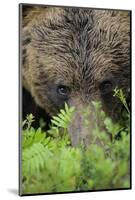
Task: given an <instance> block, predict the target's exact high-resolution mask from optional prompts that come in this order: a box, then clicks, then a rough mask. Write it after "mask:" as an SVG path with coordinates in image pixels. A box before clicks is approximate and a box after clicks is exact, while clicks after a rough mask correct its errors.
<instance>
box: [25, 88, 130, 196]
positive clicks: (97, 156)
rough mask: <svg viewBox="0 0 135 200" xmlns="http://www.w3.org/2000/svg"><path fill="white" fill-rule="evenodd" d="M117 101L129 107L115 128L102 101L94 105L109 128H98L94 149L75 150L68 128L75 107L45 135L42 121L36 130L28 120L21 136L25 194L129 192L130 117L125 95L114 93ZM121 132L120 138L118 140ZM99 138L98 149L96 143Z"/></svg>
mask: <svg viewBox="0 0 135 200" xmlns="http://www.w3.org/2000/svg"><path fill="white" fill-rule="evenodd" d="M114 96H116V98H119V99H120V101H121V102H122V103H123V105H124V106H125V110H124V113H123V116H124V117H123V121H122V122H119V123H115V124H114V123H113V122H112V120H111V119H110V118H109V117H107V116H106V115H105V113H104V112H103V111H102V109H101V104H100V102H93V103H92V104H93V106H94V109H95V112H96V113H97V114H98V115H99V116H100V118H102V125H104V126H105V129H104V130H102V129H101V130H100V127H97V126H95V130H93V134H94V140H93V144H91V145H90V146H89V147H88V148H85V147H84V146H83V145H80V146H79V147H77V148H73V147H72V146H71V143H70V138H69V135H68V130H67V128H68V126H69V124H70V122H71V120H72V113H73V112H74V108H69V107H68V106H67V104H65V109H62V110H60V113H59V114H58V115H57V116H54V117H53V118H52V121H51V122H52V123H51V126H50V129H49V130H48V131H46V132H44V131H43V130H42V125H44V123H43V122H42V123H41V127H40V128H38V129H37V130H35V129H34V128H33V127H32V122H33V120H34V117H33V116H32V114H30V115H29V116H27V118H26V120H25V121H24V122H23V133H22V176H23V180H22V182H23V183H22V193H23V194H31V193H32V194H33V193H53V192H54V193H55V192H67V191H90V190H102V189H116V188H129V187H130V112H129V109H128V105H127V103H126V101H125V98H124V95H123V93H122V90H118V89H117V90H115V93H114ZM85 114H86V116H87V112H86V113H85ZM86 122H87V120H86ZM24 127H25V128H24ZM118 133H119V134H120V135H121V137H120V139H118V140H117V139H116V135H117V134H118ZM110 136H111V138H112V140H110ZM96 139H98V140H99V141H100V144H95V143H94V141H96Z"/></svg>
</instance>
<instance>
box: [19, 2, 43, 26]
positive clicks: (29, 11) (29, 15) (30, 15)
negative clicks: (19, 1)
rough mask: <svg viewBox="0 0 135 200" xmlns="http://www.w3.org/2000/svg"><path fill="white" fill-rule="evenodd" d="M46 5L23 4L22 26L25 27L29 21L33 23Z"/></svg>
mask: <svg viewBox="0 0 135 200" xmlns="http://www.w3.org/2000/svg"><path fill="white" fill-rule="evenodd" d="M45 9H46V7H45V6H44V7H42V6H38V7H37V6H30V5H27V6H26V5H23V6H22V26H23V27H25V26H27V25H28V24H29V23H31V22H32V21H33V20H34V19H36V18H37V17H38V16H39V15H40V14H41V12H42V11H44V10H45Z"/></svg>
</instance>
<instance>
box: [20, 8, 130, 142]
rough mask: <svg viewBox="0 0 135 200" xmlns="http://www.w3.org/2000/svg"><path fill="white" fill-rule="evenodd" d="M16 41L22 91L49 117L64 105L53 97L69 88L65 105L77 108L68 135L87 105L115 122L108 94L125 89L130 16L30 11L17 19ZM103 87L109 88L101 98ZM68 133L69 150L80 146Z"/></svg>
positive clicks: (81, 135) (118, 109) (114, 104)
mask: <svg viewBox="0 0 135 200" xmlns="http://www.w3.org/2000/svg"><path fill="white" fill-rule="evenodd" d="M22 39H23V68H22V73H23V85H24V87H25V88H26V89H27V90H28V91H29V92H30V93H31V95H32V96H33V98H34V99H35V102H36V103H37V104H38V105H39V106H40V107H41V108H43V109H44V110H45V111H46V112H47V113H49V115H54V114H56V113H57V112H58V110H59V109H60V108H61V107H62V106H63V105H64V100H63V99H61V98H60V97H58V94H57V92H56V90H57V86H58V85H64V86H67V87H68V88H70V94H69V96H68V98H67V99H65V101H67V103H68V104H69V105H71V106H75V107H77V111H76V114H75V116H76V117H75V119H74V124H75V125H73V124H72V126H71V127H72V130H74V129H77V127H78V126H79V125H78V124H79V123H80V124H82V122H83V117H82V116H81V113H80V110H81V109H82V108H85V107H87V106H88V105H89V104H90V102H91V101H92V100H100V101H101V102H102V105H103V109H104V110H105V112H106V113H107V114H108V115H110V116H111V117H112V119H115V120H117V119H119V118H120V114H121V106H120V104H119V102H118V101H117V100H116V98H114V97H113V96H112V90H113V89H114V88H115V87H116V86H117V87H119V88H122V89H123V90H124V92H125V93H126V95H128V92H127V91H128V89H129V88H130V12H128V11H111V10H92V9H83V8H58V7H57V8H56V7H52V8H51V7H46V8H43V7H33V8H31V9H30V10H29V11H28V12H26V14H25V15H24V17H23V36H22ZM105 81H109V83H110V82H111V84H112V88H111V91H109V92H107V94H102V93H101V86H102V84H103V83H104V82H105ZM77 116H81V118H80V119H79V118H78V117H77ZM77 120H78V122H77ZM72 130H71V139H72V143H73V145H77V144H78V143H80V141H81V140H82V139H84V140H86V138H87V134H85V131H84V129H83V128H82V127H80V126H79V130H78V132H76V133H75V132H74V133H73V131H72ZM74 131H75V130H74ZM77 135H78V136H77ZM85 143H86V142H85Z"/></svg>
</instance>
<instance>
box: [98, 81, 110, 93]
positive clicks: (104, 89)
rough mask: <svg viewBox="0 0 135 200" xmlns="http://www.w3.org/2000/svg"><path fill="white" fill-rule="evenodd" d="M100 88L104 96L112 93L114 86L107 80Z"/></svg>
mask: <svg viewBox="0 0 135 200" xmlns="http://www.w3.org/2000/svg"><path fill="white" fill-rule="evenodd" d="M99 88H100V91H101V94H103V95H104V94H108V93H110V92H112V89H113V84H112V82H111V81H108V80H106V81H103V82H102V83H101V84H100V86H99Z"/></svg>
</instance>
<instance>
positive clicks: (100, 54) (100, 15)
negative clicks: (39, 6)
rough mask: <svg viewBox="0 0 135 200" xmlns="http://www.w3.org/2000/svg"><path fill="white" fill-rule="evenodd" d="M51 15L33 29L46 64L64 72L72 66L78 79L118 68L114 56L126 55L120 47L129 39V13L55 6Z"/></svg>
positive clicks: (39, 51) (88, 78)
mask: <svg viewBox="0 0 135 200" xmlns="http://www.w3.org/2000/svg"><path fill="white" fill-rule="evenodd" d="M48 16H49V17H48V20H47V21H46V20H44V17H45V16H44V17H42V20H40V21H39V22H38V23H37V24H36V26H34V28H33V33H34V34H33V44H34V46H35V47H36V48H37V49H38V54H39V55H42V58H43V59H44V62H46V63H45V64H46V65H47V64H49V63H51V64H53V65H55V66H56V65H57V66H58V69H60V68H61V70H60V71H61V73H62V75H63V73H64V71H66V70H65V69H67V72H69V71H70V70H69V68H71V70H73V71H72V72H73V73H74V74H76V76H75V77H76V78H77V76H78V78H79V79H80V80H81V79H82V80H84V79H85V80H87V81H88V80H91V79H92V78H93V76H94V74H96V79H98V75H99V77H100V78H101V77H102V76H101V75H102V74H104V72H105V73H106V71H107V70H111V71H112V69H114V70H115V71H116V68H118V67H117V66H116V65H115V67H113V68H112V61H113V56H114V57H115V54H119V53H120V56H121V60H122V59H123V58H122V54H123V56H125V55H124V51H123V49H124V48H121V47H122V44H123V41H124V40H125V39H126V38H128V36H127V32H128V31H126V29H127V28H129V27H127V24H128V15H127V13H126V15H125V17H123V15H122V16H121V12H119V11H107V10H106V11H104V10H91V9H78V8H65V9H60V10H59V8H54V9H52V10H50V14H49V15H48ZM51 16H52V17H51ZM123 18H124V19H123ZM124 25H125V26H124ZM123 27H125V29H124V30H125V31H124V33H122V30H123ZM127 44H128V43H127ZM128 45H129V44H128ZM115 46H116V48H115ZM125 48H127V47H125ZM116 59H117V58H116V57H115V62H116ZM121 63H122V61H121ZM115 64H116V63H115ZM64 65H65V67H64ZM60 66H61V67H60ZM66 66H67V68H66ZM105 66H106V67H105ZM62 68H63V69H64V71H63V70H62ZM109 68H110V69H109ZM111 68H112V69H111ZM53 69H54V67H53ZM54 71H55V70H54ZM59 73H60V72H59ZM106 74H107V73H106Z"/></svg>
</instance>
